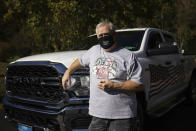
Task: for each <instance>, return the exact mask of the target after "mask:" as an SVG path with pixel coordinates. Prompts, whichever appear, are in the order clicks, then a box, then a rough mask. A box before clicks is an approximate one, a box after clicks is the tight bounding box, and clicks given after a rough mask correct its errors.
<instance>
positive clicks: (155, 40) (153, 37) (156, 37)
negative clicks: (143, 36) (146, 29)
mask: <svg viewBox="0 0 196 131" xmlns="http://www.w3.org/2000/svg"><path fill="white" fill-rule="evenodd" d="M161 42H163V40H162V38H161V35H160V34H159V33H158V32H151V33H150V36H149V39H148V44H147V45H148V49H158V48H159V44H160V43H161Z"/></svg>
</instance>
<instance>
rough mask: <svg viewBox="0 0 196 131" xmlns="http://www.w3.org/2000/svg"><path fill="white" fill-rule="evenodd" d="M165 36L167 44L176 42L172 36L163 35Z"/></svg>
mask: <svg viewBox="0 0 196 131" xmlns="http://www.w3.org/2000/svg"><path fill="white" fill-rule="evenodd" d="M163 36H164V38H165V41H166V42H167V43H170V44H172V43H173V42H175V40H174V38H173V37H172V36H171V35H168V34H165V33H163Z"/></svg>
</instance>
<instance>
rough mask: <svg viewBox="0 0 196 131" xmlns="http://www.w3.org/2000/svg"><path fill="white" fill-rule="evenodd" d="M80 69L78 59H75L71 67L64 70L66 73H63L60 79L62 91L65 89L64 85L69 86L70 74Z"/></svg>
mask: <svg viewBox="0 0 196 131" xmlns="http://www.w3.org/2000/svg"><path fill="white" fill-rule="evenodd" d="M80 67H81V65H80V62H79V60H78V59H76V60H75V61H74V62H73V63H72V64H71V66H70V67H69V68H68V69H67V70H66V72H65V73H64V75H63V78H62V86H63V88H64V89H66V84H68V85H70V84H71V78H70V76H71V74H72V73H73V72H74V71H76V70H77V69H78V68H80Z"/></svg>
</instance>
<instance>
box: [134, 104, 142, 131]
mask: <svg viewBox="0 0 196 131" xmlns="http://www.w3.org/2000/svg"><path fill="white" fill-rule="evenodd" d="M143 130H144V109H143V107H142V103H141V101H138V102H137V117H136V129H135V131H143Z"/></svg>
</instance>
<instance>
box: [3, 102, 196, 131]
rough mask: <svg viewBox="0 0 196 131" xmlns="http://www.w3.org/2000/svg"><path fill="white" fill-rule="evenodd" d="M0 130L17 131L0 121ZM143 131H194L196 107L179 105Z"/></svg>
mask: <svg viewBox="0 0 196 131" xmlns="http://www.w3.org/2000/svg"><path fill="white" fill-rule="evenodd" d="M0 130H1V131H17V129H16V127H14V126H13V125H12V124H10V123H8V122H6V121H4V120H0ZM145 131H196V106H194V107H190V106H187V105H186V104H181V105H179V106H178V107H176V108H175V109H173V110H172V111H170V112H169V113H168V114H166V115H165V116H163V117H161V118H158V119H155V120H150V121H149V122H148V125H147V127H146V130H145Z"/></svg>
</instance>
